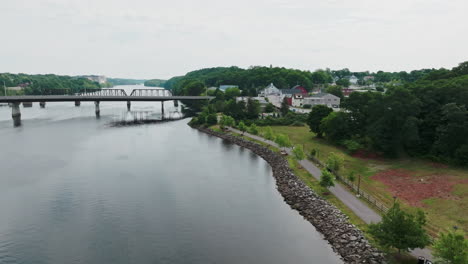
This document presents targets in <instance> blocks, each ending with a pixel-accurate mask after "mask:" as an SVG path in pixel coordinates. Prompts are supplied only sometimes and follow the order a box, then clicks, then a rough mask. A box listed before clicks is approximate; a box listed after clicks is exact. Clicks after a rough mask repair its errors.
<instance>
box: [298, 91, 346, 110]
mask: <svg viewBox="0 0 468 264" xmlns="http://www.w3.org/2000/svg"><path fill="white" fill-rule="evenodd" d="M340 101H341V99H340V98H339V97H338V96H335V95H333V94H329V93H318V94H312V95H310V96H309V97H305V98H304V99H303V100H302V103H303V105H306V104H307V105H311V106H312V107H313V106H314V105H326V106H328V107H333V108H338V107H340Z"/></svg>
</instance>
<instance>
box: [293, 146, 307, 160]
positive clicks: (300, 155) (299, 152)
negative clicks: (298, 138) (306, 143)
mask: <svg viewBox="0 0 468 264" xmlns="http://www.w3.org/2000/svg"><path fill="white" fill-rule="evenodd" d="M293 153H294V157H295V158H296V159H297V160H303V159H304V158H305V155H304V148H303V147H302V145H295V146H294V148H293Z"/></svg>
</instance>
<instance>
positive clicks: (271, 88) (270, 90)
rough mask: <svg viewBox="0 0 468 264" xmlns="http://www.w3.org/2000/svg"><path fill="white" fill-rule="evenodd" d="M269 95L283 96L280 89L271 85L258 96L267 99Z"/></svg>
mask: <svg viewBox="0 0 468 264" xmlns="http://www.w3.org/2000/svg"><path fill="white" fill-rule="evenodd" d="M269 95H278V96H279V95H281V91H280V89H278V88H276V86H274V85H273V83H271V84H270V85H268V86H267V87H266V88H265V89H263V90H261V91H260V94H259V95H258V96H262V97H266V96H269Z"/></svg>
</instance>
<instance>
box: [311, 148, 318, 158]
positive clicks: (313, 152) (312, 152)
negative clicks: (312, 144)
mask: <svg viewBox="0 0 468 264" xmlns="http://www.w3.org/2000/svg"><path fill="white" fill-rule="evenodd" d="M315 155H317V150H316V149H314V148H313V149H312V150H311V151H310V156H312V157H315Z"/></svg>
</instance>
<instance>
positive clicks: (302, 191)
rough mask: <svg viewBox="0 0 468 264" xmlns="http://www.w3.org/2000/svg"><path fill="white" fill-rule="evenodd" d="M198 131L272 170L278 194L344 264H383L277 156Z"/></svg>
mask: <svg viewBox="0 0 468 264" xmlns="http://www.w3.org/2000/svg"><path fill="white" fill-rule="evenodd" d="M193 128H195V129H198V130H199V131H201V132H203V133H206V134H209V135H212V136H216V137H219V138H221V139H224V140H228V141H229V142H231V143H234V144H236V145H239V146H241V147H244V148H247V149H249V150H251V151H252V152H254V153H255V154H257V155H258V156H260V157H261V158H263V159H264V160H265V161H266V162H267V163H268V164H269V165H270V166H271V167H272V170H273V177H274V178H275V179H276V185H277V189H278V191H279V192H280V193H281V195H282V196H283V198H284V200H285V202H286V203H287V204H289V205H290V206H291V208H292V209H295V210H297V211H298V212H299V213H300V214H301V215H302V216H303V217H304V218H305V219H306V220H307V221H309V222H310V223H311V224H312V225H313V226H314V227H315V228H316V229H317V230H318V231H319V232H320V233H321V234H322V235H323V237H324V239H326V240H327V241H328V242H329V243H330V245H331V246H332V248H333V250H334V251H335V252H337V253H338V254H339V255H340V256H341V258H342V260H343V261H344V262H345V263H385V259H384V255H383V253H382V252H380V251H379V250H378V249H376V248H375V247H373V246H372V245H371V244H370V243H369V241H368V240H367V239H366V238H365V237H364V234H363V232H362V231H361V230H360V229H359V228H357V227H356V226H355V225H353V224H351V223H350V222H349V219H348V216H346V215H345V214H344V213H342V212H341V211H340V210H339V209H338V208H337V207H335V206H334V205H332V204H330V203H329V202H328V201H327V200H325V199H324V198H322V197H320V196H319V195H318V194H317V193H315V191H313V190H312V189H311V188H309V187H308V186H307V185H306V184H305V183H304V182H303V181H302V180H301V179H300V178H299V177H298V176H296V175H295V174H294V172H293V170H292V169H291V168H290V164H289V162H288V161H287V160H286V159H285V158H283V157H282V156H281V155H280V154H278V153H276V152H274V151H272V150H271V149H270V148H268V147H266V146H263V145H261V144H258V143H255V142H252V141H248V140H245V139H242V138H240V137H236V136H233V135H230V134H225V133H219V132H216V131H213V130H211V129H208V128H202V127H193Z"/></svg>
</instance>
